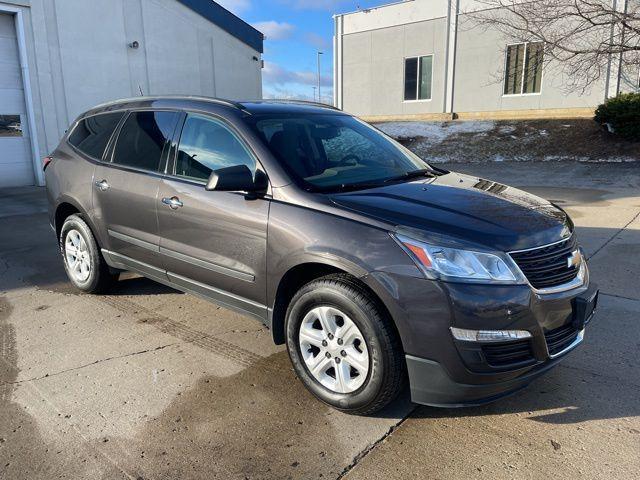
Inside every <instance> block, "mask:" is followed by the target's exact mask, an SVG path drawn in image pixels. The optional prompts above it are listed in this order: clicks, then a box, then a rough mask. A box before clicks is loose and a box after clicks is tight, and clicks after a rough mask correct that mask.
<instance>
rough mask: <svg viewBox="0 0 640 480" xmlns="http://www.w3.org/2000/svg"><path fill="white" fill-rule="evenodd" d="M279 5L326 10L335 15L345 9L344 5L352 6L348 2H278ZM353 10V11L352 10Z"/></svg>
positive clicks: (346, 0)
mask: <svg viewBox="0 0 640 480" xmlns="http://www.w3.org/2000/svg"><path fill="white" fill-rule="evenodd" d="M279 1H280V3H283V4H285V5H288V6H290V7H293V8H296V9H298V10H328V11H332V12H335V13H338V11H341V10H342V9H343V8H345V5H349V4H353V1H349V0H279ZM352 10H355V9H352Z"/></svg>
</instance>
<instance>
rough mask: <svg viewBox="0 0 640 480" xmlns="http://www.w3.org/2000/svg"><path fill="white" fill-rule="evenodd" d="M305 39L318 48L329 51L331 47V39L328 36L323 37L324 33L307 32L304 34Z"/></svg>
mask: <svg viewBox="0 0 640 480" xmlns="http://www.w3.org/2000/svg"><path fill="white" fill-rule="evenodd" d="M304 39H305V40H306V41H307V43H309V44H311V45H313V46H314V47H316V48H317V49H318V50H321V51H328V50H330V49H331V41H330V40H329V39H328V38H326V37H323V36H322V35H318V34H317V33H313V32H307V33H306V34H305V35H304Z"/></svg>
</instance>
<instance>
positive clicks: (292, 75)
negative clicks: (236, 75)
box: [262, 62, 333, 87]
mask: <svg viewBox="0 0 640 480" xmlns="http://www.w3.org/2000/svg"><path fill="white" fill-rule="evenodd" d="M262 78H263V79H264V82H265V84H269V85H291V84H294V85H309V86H313V85H316V84H317V82H318V80H317V79H318V77H317V73H316V72H312V71H308V70H307V71H304V70H288V69H286V68H283V67H281V66H280V65H278V64H276V63H272V62H265V63H264V69H263V70H262ZM320 85H321V86H322V87H331V86H333V79H332V78H331V77H330V76H328V75H321V77H320Z"/></svg>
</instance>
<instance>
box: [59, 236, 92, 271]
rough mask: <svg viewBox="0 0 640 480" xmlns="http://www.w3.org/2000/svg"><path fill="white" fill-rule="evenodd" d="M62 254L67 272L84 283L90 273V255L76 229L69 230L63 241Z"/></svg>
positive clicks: (85, 243)
mask: <svg viewBox="0 0 640 480" xmlns="http://www.w3.org/2000/svg"><path fill="white" fill-rule="evenodd" d="M64 254H65V258H66V260H67V266H68V268H69V272H70V273H71V275H72V276H73V278H74V279H75V280H76V281H77V282H79V283H84V282H86V281H87V279H88V278H89V275H91V256H90V254H89V250H88V248H87V242H85V241H84V238H83V237H82V235H80V232H78V230H75V229H74V230H69V232H68V233H67V237H66V239H65V242H64Z"/></svg>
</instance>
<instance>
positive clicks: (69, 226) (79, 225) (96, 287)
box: [58, 214, 118, 293]
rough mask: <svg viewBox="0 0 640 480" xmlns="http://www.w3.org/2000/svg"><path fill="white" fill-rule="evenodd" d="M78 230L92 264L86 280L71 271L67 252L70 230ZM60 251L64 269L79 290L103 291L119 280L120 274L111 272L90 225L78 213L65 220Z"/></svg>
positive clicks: (61, 231) (60, 239) (61, 232)
mask: <svg viewBox="0 0 640 480" xmlns="http://www.w3.org/2000/svg"><path fill="white" fill-rule="evenodd" d="M74 231H75V232H78V233H79V234H80V236H81V237H82V240H84V242H85V244H86V252H87V254H88V260H89V263H90V265H91V267H90V270H89V275H88V278H86V280H79V279H78V278H77V277H76V276H75V275H74V274H73V273H72V271H71V267H70V265H69V263H68V261H67V255H66V254H65V242H66V241H67V236H68V235H69V233H70V232H74ZM58 243H59V246H60V253H61V255H62V261H63V263H64V269H65V271H66V272H67V277H69V281H70V282H71V283H72V284H73V285H74V286H75V287H76V288H78V289H79V290H82V291H83V292H86V293H103V292H106V291H107V290H109V288H110V287H111V286H112V285H113V283H114V282H115V281H116V280H117V278H118V274H114V273H111V271H110V270H109V266H108V265H107V263H106V262H105V261H104V258H103V257H102V253H101V252H100V248H99V247H98V244H97V242H96V239H95V237H94V236H93V233H92V232H91V229H90V228H89V225H87V223H86V222H85V221H84V220H83V219H82V217H81V216H80V215H78V214H74V215H70V216H69V217H67V218H66V220H65V221H64V224H63V225H62V228H61V229H60V238H59V241H58Z"/></svg>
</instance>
